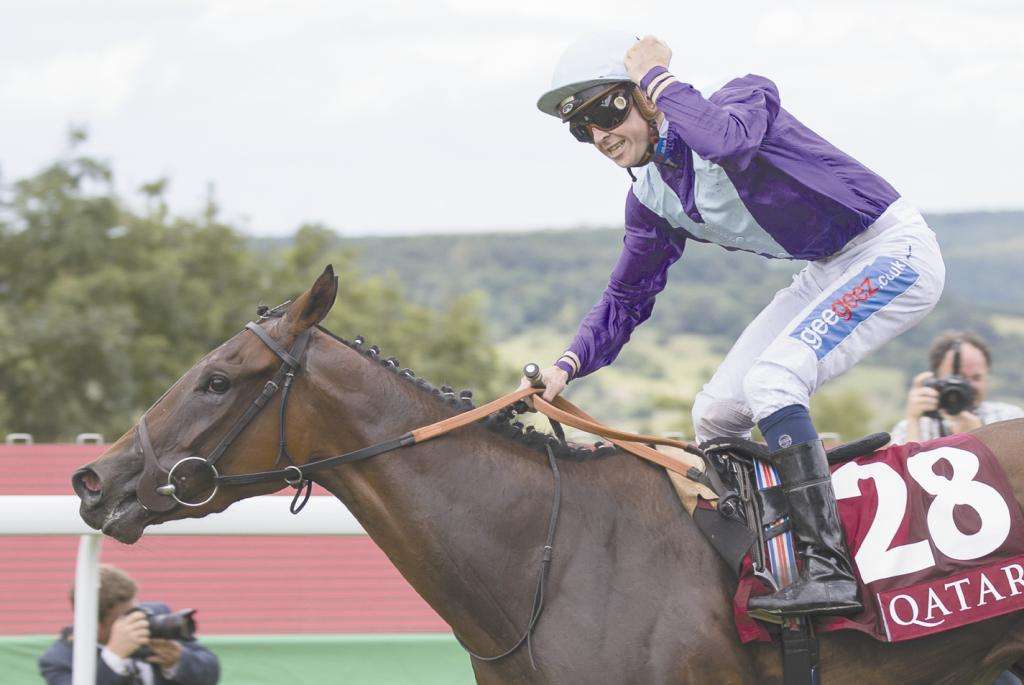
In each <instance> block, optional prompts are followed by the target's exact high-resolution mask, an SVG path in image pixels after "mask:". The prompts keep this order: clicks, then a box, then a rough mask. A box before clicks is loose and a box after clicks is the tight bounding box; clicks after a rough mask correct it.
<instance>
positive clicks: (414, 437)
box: [136, 308, 716, 669]
mask: <svg viewBox="0 0 1024 685" xmlns="http://www.w3.org/2000/svg"><path fill="white" fill-rule="evenodd" d="M279 310H280V308H275V310H270V312H271V313H269V314H268V313H265V312H261V317H260V322H262V321H263V320H265V319H266V318H269V317H271V316H280V314H278V313H277V312H278V311H279ZM245 330H248V331H250V332H251V333H253V334H254V335H255V336H256V337H257V338H258V339H259V340H260V341H261V342H262V343H263V344H264V345H266V346H267V348H268V349H270V350H271V351H272V352H273V353H274V354H275V355H277V357H278V358H279V359H280V360H281V366H280V368H279V369H278V371H277V373H276V374H275V375H274V377H273V378H272V379H271V380H270V381H268V382H267V383H266V385H265V386H264V388H263V391H262V392H261V393H260V395H259V396H258V397H257V398H256V399H255V400H253V402H252V404H250V405H249V407H248V408H247V409H246V411H245V412H244V413H243V414H242V415H241V416H239V417H238V419H236V420H235V422H234V424H232V426H231V428H230V429H228V431H227V433H226V434H225V435H224V437H223V438H221V440H220V442H218V443H217V446H216V447H215V448H214V449H213V451H212V452H211V453H210V454H209V456H207V457H205V458H203V457H199V456H188V457H185V458H183V459H180V460H178V462H177V463H175V464H174V466H172V467H171V469H170V470H169V471H168V470H165V469H164V468H163V467H162V466H160V463H159V460H158V459H157V455H156V451H155V450H154V449H153V445H152V442H151V440H150V437H149V430H148V428H147V425H146V415H145V414H143V416H142V417H141V418H140V419H139V424H138V431H137V432H138V440H137V445H138V449H139V451H140V452H141V453H142V456H143V459H144V466H143V475H142V478H141V479H140V481H139V485H138V487H137V490H136V492H137V497H138V500H139V502H140V503H141V504H142V505H143V507H145V508H146V509H147V510H149V511H154V512H160V513H163V512H167V511H170V510H171V509H173V508H174V507H175V506H176V505H181V506H185V507H199V506H203V505H205V504H207V503H208V502H210V501H211V500H212V499H213V498H214V496H216V494H217V492H218V490H219V488H220V486H222V485H253V484H257V483H270V482H281V481H283V482H284V483H285V484H286V485H289V486H291V487H293V488H295V497H294V498H293V499H292V502H291V505H290V506H289V510H290V511H291V512H292V513H293V514H298V513H299V512H300V511H302V509H303V507H305V505H306V503H307V502H308V501H309V497H310V492H311V489H312V478H311V474H313V473H315V472H317V471H323V470H326V469H328V468H333V467H336V466H341V465H343V464H352V463H355V462H358V461H363V460H365V459H370V458H371V457H375V456H378V455H380V454H384V453H386V452H391V451H394V450H397V449H400V448H402V447H410V446H412V445H417V444H421V443H424V442H426V441H428V440H432V439H434V438H436V437H439V436H442V435H445V434H447V433H450V432H451V431H454V430H455V429H457V428H461V427H464V426H468V425H469V424H471V423H474V422H476V421H479V420H481V419H483V418H486V417H487V416H489V415H490V414H493V413H494V412H497V411H499V410H501V409H504V408H505V407H508V406H509V405H512V404H515V403H516V402H519V401H520V400H523V399H525V398H527V397H530V396H535V397H533V403H534V407H535V408H536V409H537V411H539V412H541V413H542V414H544V415H545V416H547V417H548V419H549V420H550V421H551V425H552V428H553V429H554V431H555V433H556V435H557V437H558V438H559V440H560V441H561V442H562V443H563V444H565V435H564V432H563V431H562V427H561V425H560V423H564V424H566V425H568V426H572V427H574V428H578V429H580V430H583V431H586V432H588V433H592V434H594V435H598V436H601V437H604V438H607V439H608V440H610V441H611V442H612V443H613V444H615V445H616V446H618V447H620V448H621V449H623V450H625V451H627V452H630V453H632V454H634V455H636V456H638V457H640V458H642V459H645V460H648V461H651V462H653V463H655V464H658V465H659V466H662V467H664V468H666V469H668V470H669V471H672V472H674V473H677V474H680V475H682V476H684V477H686V478H688V479H689V480H691V481H693V482H694V484H695V488H696V491H697V492H698V493H699V494H702V495H704V496H705V498H706V499H709V500H711V499H715V497H716V495H715V494H714V492H713V491H712V490H711V489H710V488H708V479H707V476H705V474H704V469H703V465H704V463H703V459H702V458H700V456H701V452H700V450H699V449H698V448H697V447H696V446H695V445H693V444H692V443H688V442H682V441H679V440H670V439H668V438H661V437H657V436H653V435H639V434H634V433H627V432H625V431H620V430H616V429H614V428H609V427H608V426H604V425H602V424H600V423H598V422H597V421H595V420H594V419H593V418H592V417H591V416H589V415H588V414H587V413H586V412H584V411H583V410H582V409H580V408H579V407H577V406H575V405H574V404H572V403H571V402H569V401H568V400H566V399H564V398H562V397H556V398H555V399H554V401H553V402H547V401H546V400H544V399H543V398H541V397H539V395H540V394H541V393H543V392H544V388H543V387H527V388H522V389H519V390H516V391H514V392H511V393H508V394H507V395H503V396H501V397H499V398H498V399H496V400H493V401H491V402H488V403H486V404H484V405H481V406H479V407H476V408H474V409H471V410H469V411H466V412H463V413H461V414H458V415H456V416H452V417H450V418H447V419H443V420H441V421H438V422H436V423H432V424H429V425H427V426H423V427H420V428H417V429H415V430H412V431H409V432H407V433H405V434H403V435H400V436H398V437H395V438H392V439H390V440H385V441H383V442H378V443H375V444H373V445H368V446H366V447H362V448H360V449H357V450H353V451H351V452H346V453H344V454H339V455H335V456H332V457H327V458H324V459H320V460H317V461H312V462H307V463H305V464H296V463H295V461H294V459H293V458H292V456H291V455H290V454H289V452H288V447H287V439H286V435H285V423H286V420H285V419H286V416H287V414H286V411H287V402H288V396H289V392H290V390H291V387H292V382H293V380H294V378H295V374H296V373H298V372H299V371H300V370H301V368H302V364H303V360H304V357H305V354H306V350H307V347H308V345H309V341H310V338H311V334H312V330H311V329H310V330H306V331H304V332H303V333H301V334H300V335H299V336H298V337H297V338H296V340H295V342H294V343H293V344H292V347H291V349H289V350H285V349H284V348H283V347H282V346H281V345H280V344H278V343H277V341H275V340H274V339H273V338H271V337H270V335H269V334H268V333H267V332H266V330H265V329H264V328H263V327H262V326H260V325H259V323H258V322H249V323H248V324H246V327H245ZM530 367H532V369H533V370H536V365H532V364H531V365H527V368H530ZM535 382H536V381H535ZM282 389H283V391H282V395H281V405H280V412H279V420H280V426H279V436H280V437H279V441H278V452H277V461H278V462H281V461H282V460H284V461H287V462H288V465H287V466H284V467H283V468H279V469H272V470H269V471H257V472H254V473H243V474H234V475H221V474H220V473H219V472H218V471H217V467H216V464H217V462H218V461H219V460H220V458H221V457H222V456H223V455H224V454H225V452H227V450H228V448H229V447H230V445H231V444H232V442H234V440H235V439H236V438H237V437H238V436H239V435H240V434H241V433H242V431H243V430H244V429H245V428H246V426H248V424H249V423H250V422H251V421H252V420H253V419H254V418H255V417H256V415H257V414H258V413H259V412H260V410H261V409H263V407H265V406H266V405H267V404H268V403H269V402H270V400H271V399H272V398H273V396H274V395H275V394H276V393H277V391H278V390H282ZM159 401H160V400H157V404H158V403H159ZM155 406H156V404H154V407H155ZM147 413H148V412H147ZM649 444H656V445H665V446H671V447H676V448H679V449H682V450H684V451H685V452H686V453H687V454H690V455H696V456H695V457H694V458H692V459H690V458H687V457H685V456H676V455H672V454H666V453H664V452H658V451H657V450H655V449H653V448H651V447H649V446H648V445H649ZM545 447H546V449H547V455H548V465H549V466H550V468H551V473H552V477H553V479H554V493H553V500H552V503H551V515H550V518H549V521H548V534H547V539H546V541H545V543H544V547H543V550H542V554H541V561H540V570H539V573H538V578H537V587H536V590H535V591H534V597H533V608H532V610H531V613H530V620H529V622H528V624H527V627H526V630H525V632H524V633H523V635H522V637H520V638H519V640H517V641H516V643H515V644H514V645H512V647H510V648H509V649H507V650H505V651H504V652H501V653H500V654H496V655H493V656H483V655H480V654H477V653H475V652H473V651H472V650H470V649H469V647H467V646H466V645H465V643H463V642H462V640H461V639H460V638H458V636H456V639H458V641H459V644H460V645H462V647H463V648H464V649H465V650H466V651H467V652H468V653H469V654H470V656H472V657H473V658H475V659H478V660H481V661H497V660H499V659H502V658H505V657H507V656H509V655H511V654H512V653H514V652H515V651H517V650H518V649H519V648H520V647H522V646H523V644H524V643H525V644H526V645H527V649H528V650H529V652H530V663H531V664H532V665H533V667H534V669H536V667H537V666H536V663H535V662H534V659H533V646H532V643H531V636H532V635H533V631H534V629H535V627H536V625H537V622H538V621H539V620H540V616H541V613H542V612H543V610H544V593H545V589H546V587H547V577H548V573H549V571H550V568H551V560H552V556H553V549H554V541H555V530H556V528H557V524H558V514H559V510H560V504H561V496H562V482H561V474H560V473H559V470H558V464H557V460H556V458H555V454H554V452H553V451H552V448H551V445H546V446H545ZM202 469H205V472H204V471H202ZM162 478H166V481H165V483H164V484H162V485H159V484H158V483H159V482H160V480H161V479H162ZM196 482H198V484H199V485H200V486H201V487H205V488H208V489H209V494H208V495H207V496H205V497H196V498H195V500H190V499H187V497H188V495H187V494H185V491H186V490H187V488H188V487H191V486H193V484H194V483H196ZM303 491H305V495H304V496H302V495H303ZM206 492H207V490H205V489H204V490H202V494H206ZM300 496H301V497H302V499H301V501H299V499H300Z"/></svg>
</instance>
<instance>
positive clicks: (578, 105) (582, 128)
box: [561, 83, 634, 143]
mask: <svg viewBox="0 0 1024 685" xmlns="http://www.w3.org/2000/svg"><path fill="white" fill-rule="evenodd" d="M633 87H634V86H633V84H632V83H614V84H612V85H610V86H609V85H608V84H604V83H603V84H601V85H598V86H593V87H592V88H587V89H586V90H582V91H580V92H579V93H577V94H576V95H575V96H573V97H572V99H570V100H565V101H563V102H562V106H561V114H562V121H568V122H569V132H570V133H572V136H573V138H575V139H576V140H578V141H580V142H581V143H592V142H594V137H593V135H592V132H591V126H593V127H596V128H599V129H601V130H602V131H610V130H612V129H613V128H616V127H618V126H620V125H621V124H622V122H623V121H625V120H626V117H627V116H629V110H630V108H631V107H632V106H633Z"/></svg>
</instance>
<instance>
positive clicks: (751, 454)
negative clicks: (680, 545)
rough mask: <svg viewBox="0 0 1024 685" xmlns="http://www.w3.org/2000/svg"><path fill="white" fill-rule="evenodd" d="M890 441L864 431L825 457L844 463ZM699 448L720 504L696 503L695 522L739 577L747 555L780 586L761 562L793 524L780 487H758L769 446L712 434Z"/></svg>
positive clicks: (885, 436)
mask: <svg viewBox="0 0 1024 685" xmlns="http://www.w3.org/2000/svg"><path fill="white" fill-rule="evenodd" d="M889 440H890V437H889V434H888V433H874V434H872V435H868V436H867V437H864V438H861V439H859V440H855V441H853V442H849V443H846V444H843V445H840V446H839V447H835V448H833V449H831V450H829V451H828V461H829V463H830V464H842V463H844V462H847V461H849V460H851V459H856V458H857V457H860V456H864V455H867V454H871V453H872V452H874V451H875V450H878V449H880V448H881V447H884V446H885V445H887V444H888V443H889ZM701 451H702V452H703V456H704V461H705V464H706V468H705V471H704V473H705V475H706V476H707V479H708V481H709V482H710V484H711V487H712V489H713V490H714V491H715V494H717V495H718V506H717V507H712V506H710V505H705V506H698V507H697V508H696V509H695V510H694V511H693V519H694V522H695V523H696V524H697V527H698V528H700V530H701V532H702V533H703V534H704V536H705V537H706V538H707V539H708V541H709V542H710V543H711V545H712V546H713V547H714V548H715V550H716V551H717V552H718V554H719V555H720V556H721V557H722V559H724V560H725V562H726V563H727V564H728V565H729V568H730V569H732V571H733V573H735V574H736V576H737V577H738V576H739V573H740V568H741V565H742V563H743V558H744V557H745V556H746V555H747V553H750V555H751V564H752V566H753V569H754V574H755V575H757V576H758V577H759V578H761V579H762V580H764V581H765V582H766V583H768V585H769V586H771V587H772V588H774V589H778V584H777V582H776V580H775V577H774V576H773V574H771V573H770V572H768V570H767V565H766V563H765V561H766V558H767V550H768V544H769V543H770V541H771V540H773V539H774V538H776V537H778V536H779V535H782V534H783V533H786V532H788V531H789V530H791V525H790V523H789V518H788V513H789V512H788V510H787V505H786V498H785V496H784V495H783V493H782V486H781V485H774V486H771V487H766V488H759V487H758V485H757V482H758V481H757V474H756V473H755V469H757V468H758V464H759V463H769V459H768V448H767V446H765V445H763V444H761V443H758V442H754V441H752V440H745V439H743V438H715V439H713V440H709V441H708V442H706V443H704V444H702V445H701ZM755 543H756V544H755Z"/></svg>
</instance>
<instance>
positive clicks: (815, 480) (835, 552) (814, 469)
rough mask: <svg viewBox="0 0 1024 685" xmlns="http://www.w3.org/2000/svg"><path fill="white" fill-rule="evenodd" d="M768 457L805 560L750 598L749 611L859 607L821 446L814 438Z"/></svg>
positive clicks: (794, 612)
mask: <svg viewBox="0 0 1024 685" xmlns="http://www.w3.org/2000/svg"><path fill="white" fill-rule="evenodd" d="M769 459H770V461H771V462H772V463H773V464H775V466H776V467H777V468H778V470H779V475H780V476H781V478H782V489H783V492H785V494H786V500H787V502H788V503H789V518H790V521H792V523H793V530H794V533H795V534H796V538H797V545H798V546H797V549H798V550H799V552H800V555H801V556H802V557H803V560H804V566H803V570H802V571H801V573H800V577H799V578H798V579H797V580H796V581H794V582H793V583H792V584H791V585H788V586H787V587H784V588H782V589H781V590H779V591H778V592H776V593H775V594H773V595H766V596H764V597H755V598H753V599H751V600H750V603H749V605H748V606H749V609H750V612H751V613H752V614H754V615H755V616H756V614H759V613H760V614H764V615H769V616H773V617H779V616H806V615H808V614H815V615H835V614H852V613H857V612H858V611H860V610H862V609H863V608H864V606H863V605H862V604H861V603H860V601H859V600H858V599H857V581H856V580H854V578H853V571H852V569H851V566H850V557H849V556H848V553H847V551H846V544H845V543H844V541H843V529H842V525H841V524H840V523H839V513H838V511H837V509H836V496H835V493H834V492H833V491H832V479H831V477H830V476H829V471H828V461H827V460H826V458H825V448H824V446H823V445H822V444H821V441H820V440H812V441H811V442H805V443H802V444H800V445H793V446H792V447H787V448H786V449H783V450H779V451H778V452H775V453H774V454H772V455H771V457H770V458H769Z"/></svg>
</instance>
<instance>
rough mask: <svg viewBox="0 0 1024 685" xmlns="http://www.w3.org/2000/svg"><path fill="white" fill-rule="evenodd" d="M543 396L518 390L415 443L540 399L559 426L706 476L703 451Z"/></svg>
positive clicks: (688, 474)
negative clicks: (661, 448) (601, 420)
mask: <svg viewBox="0 0 1024 685" xmlns="http://www.w3.org/2000/svg"><path fill="white" fill-rule="evenodd" d="M543 392H544V388H523V389H520V390H516V391H515V392H510V393H508V394H507V395H502V396H501V397H499V398H498V399H496V400H492V401H491V402H488V403H487V404H484V405H481V406H479V407H477V408H475V409H472V410H470V411H467V412H464V413H462V414H459V415H457V416H453V417H451V418H448V419H444V420H443V421H438V422H437V423H432V424H430V425H429V426H423V427H422V428H417V429H416V430H414V431H411V433H410V434H411V435H412V437H413V438H414V440H415V442H417V443H420V442H425V441H427V440H430V439H431V438H436V437H438V436H439V435H444V434H445V433H448V432H450V431H453V430H455V429H456V428H461V427H462V426H467V425H469V424H471V423H473V422H474V421H478V420H480V419H482V418H484V417H485V416H488V415H489V414H493V413H494V412H496V411H498V410H500V409H503V408H505V407H507V406H509V405H510V404H515V403H516V402H518V401H519V400H521V399H525V398H526V397H529V396H530V395H537V397H534V398H533V405H534V407H535V408H536V409H537V411H539V412H540V413H541V414H544V415H545V416H547V417H548V418H549V419H552V420H554V421H558V422H559V423H563V424H565V425H567V426H572V427H573V428H577V429H579V430H582V431H585V432H587V433H590V434H592V435H597V436H600V437H602V438H607V439H608V440H609V441H610V442H611V443H612V444H614V445H616V446H617V447H619V448H620V449H623V450H625V451H626V452H629V453H631V454H633V455H634V456H637V457H640V458H641V459H645V460H647V461H650V462H653V463H655V464H657V465H658V466H662V467H664V468H666V469H668V470H669V471H672V472H674V473H678V474H679V475H681V476H684V477H685V478H688V479H690V480H694V481H697V482H700V480H701V479H700V476H701V475H703V473H704V461H703V459H702V458H701V457H700V456H699V455H700V450H699V449H698V448H697V446H696V445H694V444H693V443H690V442H684V441H681V440H672V439H670V438H661V437H658V436H655V435H642V434H636V433H627V432H626V431H620V430H617V429H615V428H611V427H609V426H605V425H604V424H601V423H598V422H597V421H596V420H595V419H594V418H593V417H592V416H590V415H589V414H587V413H586V412H585V411H583V410H582V409H580V408H579V407H577V406H576V405H574V404H573V403H572V402H570V401H569V400H567V399H565V398H564V397H556V398H555V400H554V402H548V401H547V400H545V399H543V398H542V397H539V395H540V394H541V393H543ZM652 444H653V445H665V446H666V447H675V448H677V449H681V450H684V451H685V452H686V453H688V455H695V456H693V457H692V458H691V457H689V456H687V455H675V454H667V453H665V452H659V451H658V450H656V449H654V448H652V447H649V445H652ZM714 497H715V495H714V494H713V493H712V492H711V491H710V490H709V491H708V493H707V497H706V499H714Z"/></svg>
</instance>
